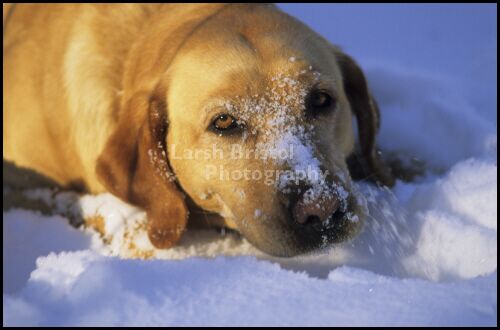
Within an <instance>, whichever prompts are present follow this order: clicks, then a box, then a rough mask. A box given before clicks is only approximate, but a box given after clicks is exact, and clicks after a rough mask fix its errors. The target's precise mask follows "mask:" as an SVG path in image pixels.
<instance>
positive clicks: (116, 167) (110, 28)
mask: <svg viewBox="0 0 500 330" xmlns="http://www.w3.org/2000/svg"><path fill="white" fill-rule="evenodd" d="M6 12H7V14H6ZM290 58H294V59H295V58H297V60H296V61H295V60H294V61H290ZM309 67H313V68H315V69H316V70H317V71H319V72H321V78H320V79H321V82H320V83H321V84H322V86H324V88H327V89H329V90H332V91H333V92H334V93H335V95H336V98H337V108H336V110H335V113H334V115H331V116H329V117H327V118H325V119H324V120H321V121H318V122H317V123H315V134H316V136H318V137H319V138H318V139H317V141H316V143H315V152H316V153H317V154H318V155H322V157H321V158H322V164H321V166H322V168H325V169H328V170H329V171H330V173H342V175H343V176H345V178H346V179H345V189H347V190H348V191H350V190H351V183H350V182H351V179H350V176H349V170H348V168H347V164H346V158H347V157H348V156H349V155H350V154H352V152H353V150H354V135H353V130H352V124H351V121H352V114H355V115H357V119H358V125H359V127H360V142H361V154H362V156H364V160H363V161H362V167H364V169H365V170H366V172H367V174H371V175H373V176H374V177H375V178H376V179H378V180H379V181H380V182H382V183H385V184H389V185H390V184H391V183H392V178H391V177H390V175H389V174H388V173H387V172H386V169H385V168H384V167H383V166H382V164H381V163H380V162H379V161H378V159H377V155H376V151H375V145H374V137H375V134H376V130H377V128H378V113H377V111H376V104H375V103H374V100H372V98H371V96H370V94H369V92H368V89H367V86H366V81H365V79H364V76H363V74H362V72H361V70H360V69H359V67H358V66H357V65H356V64H355V62H354V61H353V60H352V59H350V58H349V57H348V56H347V55H345V54H343V53H342V52H341V51H340V50H339V49H338V48H336V47H334V46H332V45H330V44H329V43H328V42H327V41H326V40H324V39H323V38H321V37H320V36H319V35H317V34H316V33H314V32H313V31H311V30H310V29H308V28H307V27H306V26H305V25H303V24H302V23H300V22H298V21H297V20H295V19H293V18H292V17H290V16H288V15H286V14H284V13H282V12H280V11H279V10H278V9H276V8H275V7H274V6H271V5H250V4H241V5H235V4H232V5H228V4H205V5H201V4H186V5H172V4H166V5H158V4H154V5H146V4H123V5H118V4H112V5H95V4H67V5H59V4H53V5H41V4H30V5H27V4H26V5H25V4H23V5H16V6H15V7H13V8H8V7H7V8H6V7H5V5H4V62H3V69H4V76H3V79H4V80H3V83H4V84H3V86H4V87H3V88H4V89H3V91H4V101H3V102H4V104H3V105H4V112H3V122H4V124H3V129H4V136H3V137H4V139H3V148H4V159H6V160H9V161H12V162H14V163H15V164H16V165H17V166H20V167H23V168H28V169H31V170H34V171H36V172H37V173H40V174H42V175H44V176H46V177H49V178H51V179H53V180H54V181H56V182H57V183H58V184H59V185H61V186H68V187H74V186H81V187H83V188H84V189H85V190H86V191H89V192H91V193H101V192H106V191H109V192H111V193H113V194H115V195H116V196H118V197H120V198H122V199H124V200H126V201H128V202H131V203H134V204H137V205H139V206H141V207H144V208H145V209H146V210H147V212H148V218H149V237H150V239H151V240H152V242H153V244H155V246H157V247H162V248H167V247H170V246H172V245H173V244H175V243H176V242H177V241H178V239H179V238H180V236H181V235H182V231H183V229H184V227H185V226H186V223H187V219H188V214H189V212H188V210H191V217H190V221H197V220H196V214H198V212H199V210H203V211H202V212H210V213H211V214H213V215H212V219H213V223H218V224H225V225H226V226H229V227H232V228H235V229H237V230H239V231H240V232H241V233H243V235H245V237H247V238H248V239H249V240H250V241H251V242H252V243H254V244H255V245H256V246H258V247H259V248H261V249H263V250H264V251H267V252H269V253H272V254H276V255H283V256H289V255H294V254H297V253H300V252H303V251H305V250H308V249H310V248H312V247H314V246H317V245H318V244H316V243H310V242H307V240H312V238H310V237H309V236H308V237H302V236H301V234H299V233H297V231H296V230H295V229H293V228H291V227H290V226H289V225H288V224H287V221H288V220H287V219H286V218H287V215H286V214H285V213H286V212H284V211H283V210H284V208H283V207H282V206H280V205H281V204H280V198H282V196H280V194H279V193H278V192H277V190H276V188H275V187H274V186H270V185H266V184H264V183H263V182H261V181H257V182H255V181H252V182H249V181H237V182H234V181H227V180H226V181H220V180H216V179H210V180H208V179H206V178H205V177H204V176H203V166H206V165H207V164H206V162H203V161H196V162H195V161H192V160H186V159H178V157H175V159H174V157H172V155H171V153H172V146H175V150H176V152H178V153H182V151H183V150H186V149H189V148H209V147H210V145H213V144H217V145H220V146H221V147H222V148H228V147H229V144H230V143H235V140H234V138H228V139H224V138H221V137H219V136H217V135H216V134H212V133H208V132H207V131H206V127H207V125H208V124H209V123H208V122H207V120H210V118H212V116H213V115H215V114H216V113H215V112H216V111H218V110H217V109H216V108H217V107H214V108H215V110H214V109H212V108H210V107H209V106H208V105H213V104H215V103H217V102H218V101H220V100H228V99H234V97H235V96H240V97H251V96H252V95H259V94H263V93H265V91H266V90H268V89H270V88H273V87H276V86H275V84H276V82H273V80H272V79H271V77H274V76H276V75H280V74H282V75H283V74H284V75H287V74H293V72H297V71H301V70H308V68H309ZM303 84H304V85H305V86H310V85H312V84H313V76H312V75H306V77H305V78H304V79H303ZM283 97H285V95H283ZM290 108H291V109H292V110H291V113H290V115H291V116H293V117H294V118H296V120H298V122H299V123H300V122H302V121H304V120H306V119H304V118H302V117H303V115H302V114H301V113H300V107H298V106H295V105H293V104H290ZM214 111H215V112H214ZM267 116H268V115H267V114H264V116H263V118H260V119H261V120H264V122H265V121H266V120H268V117H267ZM269 118H270V117H269ZM167 123H168V125H167ZM167 126H168V127H167ZM167 130H168V132H167ZM256 139H258V138H257V137H255V138H251V139H249V140H248V141H246V142H245V145H246V146H247V147H253V146H254V144H255V143H256ZM167 154H168V156H169V157H167ZM210 162H211V163H213V164H214V165H224V166H226V167H228V168H250V169H261V170H262V169H277V170H279V169H282V168H281V167H280V166H278V165H272V166H270V165H269V164H263V162H262V161H261V160H258V159H250V160H249V159H244V160H238V161H236V162H229V161H227V160H223V159H222V160H217V159H216V160H214V159H211V160H210ZM273 166H274V167H273ZM173 174H175V178H176V180H175V181H174V180H172V177H171V175H173ZM332 180H333V179H332ZM239 192H243V193H244V197H242V195H241V194H239ZM186 197H187V199H186ZM257 208H258V209H259V210H260V212H261V213H262V214H263V215H264V216H265V217H266V219H267V220H266V221H265V220H262V219H256V220H255V219H253V221H249V219H248V217H249V215H252V216H253V215H254V211H255V209H257ZM353 212H355V213H356V214H359V216H360V218H362V217H363V210H362V209H361V208H358V207H355V206H353ZM270 219H271V220H270ZM360 223H361V221H360ZM358 229H359V224H345V226H343V227H342V228H337V231H338V232H337V233H336V234H335V235H333V236H332V237H333V238H332V241H338V240H342V239H345V238H348V237H350V236H351V235H353V233H355V232H356V231H357V230H358ZM315 239H316V238H315Z"/></svg>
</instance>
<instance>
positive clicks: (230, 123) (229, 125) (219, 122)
mask: <svg viewBox="0 0 500 330" xmlns="http://www.w3.org/2000/svg"><path fill="white" fill-rule="evenodd" d="M212 127H213V128H215V130H216V131H218V132H224V131H229V130H232V129H234V128H237V127H238V123H237V121H236V118H234V117H233V116H231V115H228V114H222V115H217V116H216V117H215V118H214V120H213V121H212Z"/></svg>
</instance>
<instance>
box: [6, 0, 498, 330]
mask: <svg viewBox="0 0 500 330" xmlns="http://www.w3.org/2000/svg"><path fill="white" fill-rule="evenodd" d="M280 7H281V8H283V9H284V10H286V11H287V12H289V13H291V14H292V15H294V16H296V17H298V18H300V19H301V20H303V21H304V22H306V23H307V24H309V25H310V26H311V27H312V28H313V29H315V30H316V31H318V32H319V33H321V34H322V35H324V36H326V37H327V38H328V39H329V40H331V41H333V42H335V43H336V44H339V45H340V46H343V48H344V50H345V51H346V52H347V53H349V54H351V55H352V56H353V57H354V58H356V59H357V60H358V62H359V63H360V64H361V65H362V67H363V68H364V70H365V72H366V74H367V78H368V80H369V83H370V86H371V89H372V92H373V93H374V95H375V97H376V99H377V101H378V103H379V105H380V108H381V111H382V129H381V133H380V134H379V143H380V145H381V147H383V149H385V150H395V151H399V152H404V153H407V154H409V155H412V156H417V157H419V158H421V159H423V160H425V161H426V163H427V164H428V166H429V167H430V171H429V172H428V173H427V175H426V176H425V177H423V178H419V179H418V180H417V181H416V182H413V183H403V182H398V183H397V185H396V187H394V188H393V189H392V190H388V189H381V188H376V187H375V186H372V185H370V184H367V183H360V184H359V187H358V189H359V190H360V191H361V192H362V193H363V194H364V195H365V197H366V199H367V202H368V208H369V210H370V214H371V218H370V219H369V220H368V221H367V223H366V225H365V227H364V229H363V231H362V232H361V233H360V235H359V236H358V237H357V238H355V239H354V240H352V241H350V242H346V243H342V244H337V245H335V246H333V247H332V248H330V249H327V250H324V251H318V252H316V253H314V254H311V255H307V256H300V257H295V258H290V259H280V258H272V257H269V256H266V255H264V254H262V253H261V252H259V251H257V250H256V249H255V248H254V247H253V246H251V245H250V244H249V243H248V242H247V241H246V240H245V239H243V238H241V237H240V236H238V235H236V234H234V233H232V232H222V233H218V232H215V231H209V230H197V231H188V232H187V234H186V235H185V237H183V238H182V241H181V244H180V246H177V247H175V248H173V249H170V250H164V251H159V250H155V249H154V248H153V247H152V246H151V245H150V243H149V241H148V240H147V236H146V233H145V231H144V220H145V219H144V218H145V214H144V212H143V211H142V210H139V209H137V208H135V207H132V206H130V205H126V204H124V203H122V202H120V201H119V200H117V199H116V198H114V197H113V196H111V195H109V194H103V195H99V196H90V195H84V196H79V195H76V194H72V193H54V192H51V191H48V190H32V191H29V192H27V193H26V195H27V196H29V197H30V198H33V199H42V200H45V201H46V202H47V203H50V204H51V205H52V206H53V208H54V209H55V210H57V211H58V212H59V213H63V214H68V215H71V214H72V213H73V212H76V211H79V212H82V213H83V214H84V216H85V217H86V218H87V219H92V220H93V224H94V226H95V227H96V228H98V229H99V230H100V233H97V232H96V231H94V230H91V229H86V230H83V229H80V230H78V229H74V228H73V227H71V226H70V225H69V224H68V220H67V219H66V218H64V217H62V216H60V215H54V216H45V215H41V214H38V213H36V212H33V211H28V210H18V209H16V210H10V211H7V212H4V214H3V248H4V251H3V257H4V258H3V315H4V317H3V324H4V325H102V324H104V325H393V326H396V325H496V324H497V294H496V292H497V278H496V277H497V127H496V119H497V112H496V108H497V104H496V96H497V94H496V89H497V83H496V79H497V77H496V71H497V64H496V58H497V51H496V45H497V42H496V5H376V6H375V5H325V4H322V5H300V4H289V5H280ZM5 193H6V192H5V191H4V194H5ZM69 217H70V216H69ZM70 218H71V217H70ZM132 258H143V259H140V260H139V259H132Z"/></svg>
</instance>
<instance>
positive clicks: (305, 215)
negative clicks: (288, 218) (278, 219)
mask: <svg viewBox="0 0 500 330" xmlns="http://www.w3.org/2000/svg"><path fill="white" fill-rule="evenodd" d="M339 207H340V201H339V199H338V198H337V196H335V195H333V194H326V195H320V196H316V197H314V196H313V197H312V198H311V196H308V194H307V193H305V194H302V196H301V197H300V198H299V200H298V201H297V202H296V203H295V205H293V207H292V216H293V220H294V221H295V222H297V223H298V224H301V225H314V224H316V225H317V224H318V222H319V224H320V225H321V224H323V223H324V222H325V221H326V220H327V219H328V218H329V217H330V216H331V215H333V214H334V213H335V212H337V211H338V210H339Z"/></svg>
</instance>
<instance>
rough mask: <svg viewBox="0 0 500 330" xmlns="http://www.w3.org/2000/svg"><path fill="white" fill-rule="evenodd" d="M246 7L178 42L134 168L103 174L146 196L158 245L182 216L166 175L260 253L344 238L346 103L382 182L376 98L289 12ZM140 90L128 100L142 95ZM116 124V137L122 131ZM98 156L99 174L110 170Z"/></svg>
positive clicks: (349, 192) (359, 213)
mask: <svg viewBox="0 0 500 330" xmlns="http://www.w3.org/2000/svg"><path fill="white" fill-rule="evenodd" d="M251 8H252V9H251V10H248V8H247V7H245V5H241V6H240V5H238V6H227V7H226V9H225V10H222V11H220V12H218V14H217V15H214V16H213V17H212V18H211V19H209V20H206V21H204V22H203V24H200V25H198V26H197V28H196V29H195V30H194V31H193V32H192V33H191V34H190V35H189V38H188V39H186V40H185V41H184V42H182V44H181V46H180V48H179V49H178V51H177V53H176V54H175V57H174V58H173V59H172V61H171V62H170V63H169V65H168V67H167V71H166V72H165V75H164V76H163V77H162V79H161V84H159V85H158V86H159V87H157V88H156V89H155V93H154V97H153V98H150V103H149V104H150V105H149V109H150V110H149V115H148V116H149V117H148V118H149V119H148V120H147V121H145V124H143V127H144V128H143V129H142V130H141V131H140V134H139V137H140V139H141V141H142V142H141V145H140V146H139V150H138V153H139V157H138V158H137V159H138V164H139V165H137V166H134V167H132V168H135V170H136V172H137V173H138V174H136V175H134V176H130V175H129V176H127V177H128V178H130V177H132V178H133V182H132V183H129V184H128V185H127V184H125V183H127V182H125V183H124V184H121V185H118V184H117V183H116V182H117V181H116V180H115V181H114V180H108V181H110V184H109V186H110V187H111V188H113V189H114V190H116V191H118V192H120V191H119V189H116V187H118V188H120V187H122V186H123V187H125V188H127V187H132V188H133V189H132V194H130V193H128V195H127V194H122V195H127V196H132V197H134V198H135V200H136V201H138V202H140V203H142V204H144V205H145V206H146V208H147V209H148V218H149V222H150V230H149V237H150V239H151V240H152V241H153V243H154V244H155V245H156V246H158V247H168V246H171V244H172V243H173V242H175V241H176V240H177V239H178V238H179V237H180V234H181V232H182V229H183V226H184V225H185V221H184V220H183V219H185V217H186V215H187V212H186V207H185V205H184V202H183V201H182V195H181V194H180V193H178V192H177V191H176V186H175V185H174V184H173V180H172V178H174V177H175V181H176V182H177V184H178V186H179V188H181V189H182V190H183V191H184V192H185V193H186V194H187V195H188V196H189V197H190V199H191V200H192V201H193V202H194V203H195V204H196V205H197V206H198V207H200V208H201V209H203V210H204V211H208V212H212V213H215V214H218V215H219V216H220V218H219V219H222V220H223V221H222V222H223V224H224V225H226V226H228V227H231V228H235V229H237V230H238V231H239V232H241V233H242V234H243V235H244V236H245V237H246V238H247V239H248V240H249V241H250V242H252V243H253V244H254V245H256V246H257V247H258V248H260V249H261V250H263V251H265V252H267V253H270V254H273V255H278V256H292V255H296V254H298V253H302V252H305V251H310V250H312V249H315V248H318V247H321V246H325V245H327V244H328V243H331V242H338V241H342V240H345V239H348V238H350V237H352V236H353V235H354V234H355V233H356V232H357V231H358V230H359V228H360V226H361V223H362V221H363V219H364V218H365V216H366V214H365V207H364V203H363V198H362V197H360V196H358V195H357V194H356V192H355V191H354V188H353V185H352V182H351V176H350V173H349V170H348V167H347V163H346V159H347V157H348V156H350V155H351V154H352V152H353V149H354V136H353V128H352V115H353V114H356V117H357V119H358V126H359V133H360V146H361V154H362V156H366V157H364V158H365V159H364V161H362V162H361V163H360V165H361V168H362V169H364V170H367V171H366V172H368V173H369V174H372V175H373V177H375V178H376V179H378V180H379V181H381V182H383V183H386V182H389V183H390V180H389V179H390V178H389V177H387V176H385V177H384V172H383V167H381V166H380V163H379V162H378V161H377V156H376V152H375V148H374V145H375V144H374V136H375V133H376V130H377V126H378V117H377V116H376V111H375V110H376V106H375V103H374V101H373V100H372V99H371V97H370V94H369V92H368V89H367V85H366V81H365V79H364V76H363V74H362V72H361V70H360V69H359V67H358V66H357V65H356V64H355V63H354V61H353V60H352V59H350V58H349V57H348V56H346V55H344V54H343V53H341V52H340V51H339V50H338V49H337V48H335V47H333V46H331V45H330V44H329V43H328V42H326V41H325V40H324V39H322V38H321V37H320V36H318V35H317V34H315V33H314V32H312V31H310V30H309V29H308V28H307V27H305V26H304V25H302V24H301V23H299V22H297V21H295V20H293V19H292V18H290V17H289V16H287V15H285V14H283V13H281V12H279V11H277V10H274V9H269V7H267V6H254V7H251ZM141 95H142V94H140V95H139V96H138V101H137V103H138V104H140V105H144V104H147V103H144V100H143V99H142V98H141ZM134 106H135V103H133V102H132V103H131V108H134ZM131 115H133V113H132V114H131ZM165 117H166V118H165ZM166 121H168V125H166V124H165V125H164V124H162V122H166ZM129 122H130V121H125V123H124V127H126V126H127V125H128V123H129ZM132 122H133V121H132ZM167 126H168V129H167ZM148 131H150V132H151V133H150V134H149V133H147V132H148ZM120 134H121V135H120ZM120 134H119V136H118V135H117V138H116V140H120V141H122V140H123V138H124V137H125V138H126V137H127V134H128V133H127V130H126V129H122V130H121V133H120ZM165 134H166V135H165ZM122 145H123V144H120V145H119V146H118V147H120V146H122ZM118 147H117V148H115V149H113V150H114V151H117V152H118V154H123V151H122V149H120V148H121V147H120V148H118ZM153 149H154V150H153ZM113 150H111V151H113ZM131 150H132V149H131ZM144 150H148V155H149V158H147V157H148V155H144ZM132 151H133V150H132ZM106 155H109V156H107V157H108V158H109V159H110V160H114V159H115V158H116V157H117V156H116V153H112V152H109V153H106ZM113 155H115V156H113ZM167 156H168V157H167ZM167 158H168V160H167ZM361 158H363V157H361ZM131 159H134V158H131ZM146 159H149V162H148V161H146ZM102 163H103V164H106V162H104V161H102ZM115 163H116V161H115V162H114V163H112V164H115ZM101 167H102V168H101V169H102V171H101V173H103V174H104V175H103V176H104V177H113V176H112V175H111V174H113V173H116V172H117V171H116V170H113V168H112V167H109V166H108V167H106V166H101ZM152 168H154V171H153V170H152ZM170 171H171V172H173V174H174V175H175V176H172V175H170V174H172V173H170ZM167 174H168V175H167ZM385 179H388V180H385ZM161 182H163V183H161ZM125 192H126V189H125ZM142 204H141V205H142ZM192 210H193V209H192ZM179 217H180V219H181V220H178V218H179ZM194 218H195V217H194V216H193V215H191V216H190V221H195V219H194Z"/></svg>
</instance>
